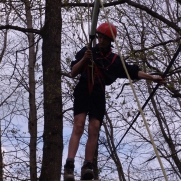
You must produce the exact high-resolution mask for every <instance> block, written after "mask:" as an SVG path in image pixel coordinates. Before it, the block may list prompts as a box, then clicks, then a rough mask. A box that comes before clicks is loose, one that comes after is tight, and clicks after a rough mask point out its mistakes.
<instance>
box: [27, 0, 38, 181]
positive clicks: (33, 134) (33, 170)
mask: <svg viewBox="0 0 181 181" xmlns="http://www.w3.org/2000/svg"><path fill="white" fill-rule="evenodd" d="M24 3H25V9H26V21H27V28H29V29H32V28H33V25H32V24H33V23H32V15H31V6H30V2H29V1H28V0H25V1H24ZM34 38H35V37H34V34H33V33H28V42H29V67H28V68H29V69H28V72H29V107H30V111H29V124H28V128H29V133H30V145H29V147H30V148H29V149H30V179H31V180H34V181H36V180H37V164H36V146H37V110H36V98H35V71H34V68H35V62H36V57H35V50H34V49H35V46H34Z"/></svg>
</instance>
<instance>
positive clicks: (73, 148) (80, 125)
mask: <svg viewBox="0 0 181 181" xmlns="http://www.w3.org/2000/svg"><path fill="white" fill-rule="evenodd" d="M85 119H86V113H81V114H78V115H76V116H75V117H74V126H73V130H72V135H71V138H70V141H69V149H68V158H75V155H76V153H77V150H78V147H79V141H80V138H81V136H82V134H83V132H84V125H85Z"/></svg>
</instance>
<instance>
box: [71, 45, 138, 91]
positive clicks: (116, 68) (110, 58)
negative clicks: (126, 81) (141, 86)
mask: <svg viewBox="0 0 181 181" xmlns="http://www.w3.org/2000/svg"><path fill="white" fill-rule="evenodd" d="M86 50H87V48H86V47H84V48H82V49H81V50H80V51H79V52H78V53H77V54H76V56H75V58H76V60H75V61H72V62H71V67H73V66H74V65H75V64H76V63H77V62H78V61H80V60H81V59H82V57H83V56H84V53H85V51H86ZM92 52H93V61H94V63H93V67H94V69H93V75H92V69H91V66H92V62H91V61H89V62H88V64H87V65H86V66H85V67H84V69H83V71H82V72H81V76H80V80H79V83H78V84H79V85H80V84H81V85H85V86H88V89H89V92H91V91H92V90H96V89H97V88H98V89H99V88H101V89H102V90H104V89H105V85H111V84H112V83H113V82H114V81H115V80H116V79H117V78H127V75H126V73H125V71H124V67H123V65H122V62H121V59H120V57H119V56H118V55H117V54H115V53H112V50H111V48H110V49H109V51H107V52H105V53H104V54H103V53H102V52H100V51H99V47H98V45H96V46H95V47H93V48H92ZM125 65H126V68H127V70H128V73H129V75H130V77H131V79H132V80H134V79H139V78H138V71H140V68H139V67H138V66H137V65H129V64H127V63H125Z"/></svg>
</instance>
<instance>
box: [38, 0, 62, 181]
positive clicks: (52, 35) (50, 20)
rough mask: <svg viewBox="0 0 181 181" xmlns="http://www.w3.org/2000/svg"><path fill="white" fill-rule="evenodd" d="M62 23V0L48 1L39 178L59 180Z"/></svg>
mask: <svg viewBox="0 0 181 181" xmlns="http://www.w3.org/2000/svg"><path fill="white" fill-rule="evenodd" d="M61 24H62V20H61V1H60V0H54V1H52V0H47V1H46V12H45V26H44V28H43V30H42V37H43V47H42V52H43V53H42V65H43V86H44V134H43V141H44V146H43V161H42V168H41V175H40V179H39V180H40V181H46V180H54V181H56V180H60V173H61V166H62V150H63V136H62V95H61V94H62V91H61V74H60V71H61V68H60V52H61V27H62V26H61Z"/></svg>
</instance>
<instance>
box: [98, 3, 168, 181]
mask: <svg viewBox="0 0 181 181" xmlns="http://www.w3.org/2000/svg"><path fill="white" fill-rule="evenodd" d="M99 1H100V4H101V7H102V10H103V12H104V14H105V17H106V20H107V22H108V24H109V27H110V30H111V33H112V36H113V40H114V42H115V44H116V47H117V50H118V54H119V56H120V59H121V62H122V65H123V67H124V70H125V73H126V75H127V77H128V79H129V83H130V86H131V88H132V91H133V94H134V96H135V99H136V102H137V104H138V108H139V111H140V113H141V116H142V118H143V121H144V124H145V127H146V129H147V132H148V134H149V137H150V140H151V143H152V145H153V149H154V151H155V154H156V157H157V159H158V162H159V164H160V167H161V169H162V172H163V175H164V178H165V180H166V181H168V178H167V175H166V172H165V169H164V167H163V164H162V161H161V159H160V156H159V154H158V150H157V148H156V145H155V143H154V140H153V137H152V134H151V132H150V129H149V126H148V123H147V121H146V119H145V116H144V113H143V110H142V108H141V105H140V102H139V100H138V97H137V95H136V91H135V89H134V86H133V84H132V81H131V78H130V76H129V73H128V71H127V68H126V65H125V63H124V59H123V57H122V55H121V53H120V49H119V46H118V42H117V41H116V39H115V36H114V33H113V31H112V28H111V26H110V22H109V20H108V16H107V14H106V11H105V9H104V5H103V3H102V0H99Z"/></svg>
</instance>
